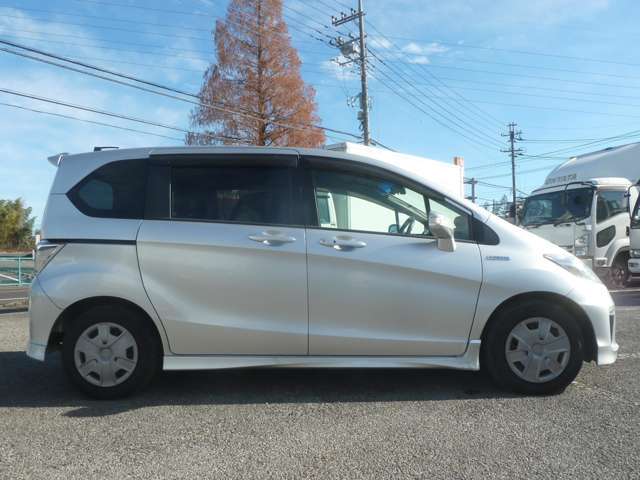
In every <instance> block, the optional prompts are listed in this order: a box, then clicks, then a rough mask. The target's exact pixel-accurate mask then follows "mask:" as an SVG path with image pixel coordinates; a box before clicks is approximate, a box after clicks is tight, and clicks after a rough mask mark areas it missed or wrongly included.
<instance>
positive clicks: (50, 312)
mask: <svg viewBox="0 0 640 480" xmlns="http://www.w3.org/2000/svg"><path fill="white" fill-rule="evenodd" d="M60 313H61V310H60V309H59V308H58V307H56V306H55V305H54V303H53V302H52V301H51V300H50V299H49V297H48V296H47V294H46V293H45V292H44V290H43V289H42V287H41V286H40V282H39V281H38V278H37V277H36V279H35V280H34V281H33V283H32V284H31V292H30V295H29V342H28V344H27V349H26V353H27V356H29V357H31V358H33V359H35V360H39V361H41V362H43V361H44V358H45V354H46V352H47V344H48V343H49V336H50V335H51V329H52V328H53V325H54V324H55V321H56V319H57V318H58V316H59V315H60Z"/></svg>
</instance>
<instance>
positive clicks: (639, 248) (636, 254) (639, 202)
mask: <svg viewBox="0 0 640 480" xmlns="http://www.w3.org/2000/svg"><path fill="white" fill-rule="evenodd" d="M630 192H631V195H630V196H631V198H633V197H635V198H636V201H635V205H634V203H633V202H630V204H629V205H630V206H631V210H630V212H631V228H630V233H629V247H630V249H629V254H630V255H629V256H630V258H629V272H630V273H631V275H636V276H640V195H638V193H639V192H640V183H638V184H636V185H634V186H633V188H631V189H630Z"/></svg>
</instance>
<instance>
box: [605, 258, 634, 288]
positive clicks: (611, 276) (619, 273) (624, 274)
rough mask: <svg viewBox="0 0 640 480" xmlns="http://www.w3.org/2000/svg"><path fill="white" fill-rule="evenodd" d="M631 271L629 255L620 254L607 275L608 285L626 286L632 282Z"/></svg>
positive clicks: (614, 286)
mask: <svg viewBox="0 0 640 480" xmlns="http://www.w3.org/2000/svg"><path fill="white" fill-rule="evenodd" d="M630 277H631V272H629V257H628V256H627V255H624V254H620V255H618V257H617V258H616V259H615V260H614V262H613V265H611V268H610V269H609V272H608V275H607V281H606V284H607V287H609V289H612V290H613V289H618V288H626V287H628V286H629V284H630V281H629V280H630Z"/></svg>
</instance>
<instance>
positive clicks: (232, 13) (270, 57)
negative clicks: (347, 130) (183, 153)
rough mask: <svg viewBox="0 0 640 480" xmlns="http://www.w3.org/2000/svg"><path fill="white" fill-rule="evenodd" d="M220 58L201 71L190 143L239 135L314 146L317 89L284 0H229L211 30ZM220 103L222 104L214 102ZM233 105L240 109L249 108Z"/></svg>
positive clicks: (238, 139) (258, 141) (320, 139)
mask: <svg viewBox="0 0 640 480" xmlns="http://www.w3.org/2000/svg"><path fill="white" fill-rule="evenodd" d="M214 41H215V45H216V52H217V63H216V64H213V65H211V66H210V67H209V68H208V69H207V71H206V72H205V75H204V83H203V85H202V88H201V90H200V101H201V102H202V103H203V104H205V105H206V106H198V107H196V108H195V109H194V110H193V111H192V112H191V125H192V127H193V129H194V130H196V131H197V132H198V133H193V134H188V135H187V137H186V142H187V143H189V144H210V143H225V144H231V143H242V144H249V145H274V146H275V145H281V146H284V145H293V146H300V147H315V146H319V145H322V144H323V143H324V140H325V137H324V132H323V131H322V130H320V129H318V128H316V127H313V124H317V123H318V122H319V118H318V116H317V114H316V104H315V91H314V89H313V88H312V87H310V86H307V85H305V84H304V82H303V80H302V77H301V76H300V64H301V62H300V58H299V57H298V54H297V52H296V50H295V49H294V48H293V47H292V46H291V42H290V38H289V35H288V33H287V26H286V24H285V22H284V20H283V18H282V0H231V2H230V3H229V7H228V10H227V16H226V19H225V20H224V21H221V20H218V21H217V22H216V28H215V33H214ZM209 105H216V106H220V107H222V108H212V107H210V106H209ZM230 110H233V111H235V112H242V113H244V115H240V114H238V113H233V112H231V111H230Z"/></svg>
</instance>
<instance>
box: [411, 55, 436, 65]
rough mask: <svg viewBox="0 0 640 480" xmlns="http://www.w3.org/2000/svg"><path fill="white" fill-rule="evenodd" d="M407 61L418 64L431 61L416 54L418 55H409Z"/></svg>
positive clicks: (425, 63)
mask: <svg viewBox="0 0 640 480" xmlns="http://www.w3.org/2000/svg"><path fill="white" fill-rule="evenodd" d="M409 63H416V64H418V65H427V64H429V63H431V62H430V61H429V59H428V58H427V57H425V56H418V57H409Z"/></svg>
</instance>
